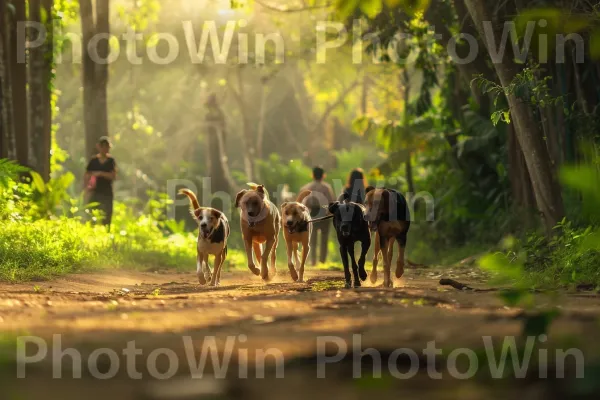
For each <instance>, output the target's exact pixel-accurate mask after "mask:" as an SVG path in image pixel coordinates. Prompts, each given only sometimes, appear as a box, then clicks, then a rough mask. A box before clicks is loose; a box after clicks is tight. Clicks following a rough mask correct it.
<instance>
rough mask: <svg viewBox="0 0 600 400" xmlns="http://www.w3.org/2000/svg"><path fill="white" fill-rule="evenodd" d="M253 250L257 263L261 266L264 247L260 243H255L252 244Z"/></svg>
mask: <svg viewBox="0 0 600 400" xmlns="http://www.w3.org/2000/svg"><path fill="white" fill-rule="evenodd" d="M252 248H253V249H254V257H255V261H256V262H257V263H258V264H260V260H261V259H262V246H261V245H260V243H257V242H254V243H252Z"/></svg>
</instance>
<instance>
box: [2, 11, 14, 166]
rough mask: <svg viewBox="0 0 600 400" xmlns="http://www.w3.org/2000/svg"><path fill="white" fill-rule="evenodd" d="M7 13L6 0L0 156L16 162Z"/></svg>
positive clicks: (3, 17) (3, 12)
mask: <svg viewBox="0 0 600 400" xmlns="http://www.w3.org/2000/svg"><path fill="white" fill-rule="evenodd" d="M8 18H9V11H8V4H7V0H0V151H1V152H0V156H1V157H3V158H10V159H12V160H16V158H17V144H16V140H15V130H14V125H13V121H14V119H13V106H12V90H11V79H10V78H11V77H10V68H9V67H8V66H9V65H10V52H9V51H8V42H9V39H8V38H9V19H8Z"/></svg>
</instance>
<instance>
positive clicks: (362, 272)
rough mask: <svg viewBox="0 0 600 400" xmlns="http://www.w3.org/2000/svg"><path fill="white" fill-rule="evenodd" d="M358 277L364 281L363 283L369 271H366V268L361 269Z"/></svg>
mask: <svg viewBox="0 0 600 400" xmlns="http://www.w3.org/2000/svg"><path fill="white" fill-rule="evenodd" d="M358 276H359V277H360V280H361V281H363V282H364V281H366V280H367V277H368V275H367V271H365V269H364V268H359V270H358Z"/></svg>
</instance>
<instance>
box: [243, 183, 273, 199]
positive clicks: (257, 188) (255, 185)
mask: <svg viewBox="0 0 600 400" xmlns="http://www.w3.org/2000/svg"><path fill="white" fill-rule="evenodd" d="M246 185H248V186H250V188H251V189H252V190H255V191H257V192H259V193H263V194H264V195H265V198H266V199H267V200H269V192H268V191H267V190H266V189H265V185H259V184H258V183H254V182H247V183H246Z"/></svg>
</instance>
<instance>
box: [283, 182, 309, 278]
mask: <svg viewBox="0 0 600 400" xmlns="http://www.w3.org/2000/svg"><path fill="white" fill-rule="evenodd" d="M311 193H312V192H311V191H310V190H304V191H302V193H300V194H299V195H298V198H297V199H296V201H294V202H285V203H283V204H282V205H281V216H282V218H283V237H284V239H285V246H286V248H287V257H288V268H289V269H290V274H291V275H292V279H293V280H294V281H295V282H304V264H306V257H308V252H309V251H310V245H309V243H310V236H311V235H312V224H311V223H310V219H311V218H310V210H309V209H308V207H306V206H305V205H304V204H303V203H302V201H303V200H304V199H305V198H306V197H308V196H309V195H310V194H311ZM300 244H302V259H300V258H299V257H298V245H300ZM292 258H293V259H294V260H293V261H292Z"/></svg>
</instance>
